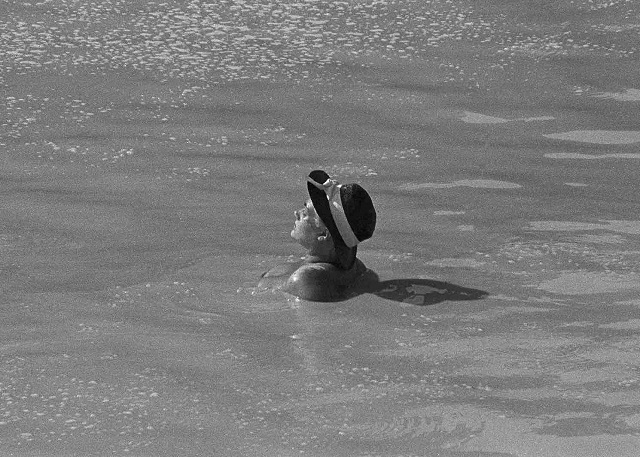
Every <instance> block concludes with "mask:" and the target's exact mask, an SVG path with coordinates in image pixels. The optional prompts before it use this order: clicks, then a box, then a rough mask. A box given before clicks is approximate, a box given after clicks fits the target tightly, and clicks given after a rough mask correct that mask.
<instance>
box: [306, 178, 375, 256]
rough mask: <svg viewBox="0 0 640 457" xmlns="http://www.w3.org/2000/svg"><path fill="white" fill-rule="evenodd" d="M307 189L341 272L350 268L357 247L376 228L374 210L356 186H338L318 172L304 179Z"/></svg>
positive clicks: (365, 195) (335, 182)
mask: <svg viewBox="0 0 640 457" xmlns="http://www.w3.org/2000/svg"><path fill="white" fill-rule="evenodd" d="M307 189H308V190H309V196H310V197H311V201H312V202H313V207H314V208H315V210H316V213H318V216H319V217H320V219H321V220H322V222H323V223H324V225H326V226H327V229H328V230H329V233H331V237H332V238H333V240H334V244H335V248H336V252H337V253H338V260H339V262H340V266H341V267H342V268H350V267H351V265H352V264H353V262H354V261H355V257H356V250H357V245H358V243H360V242H361V241H364V240H366V239H368V238H371V235H373V230H374V229H375V227H376V210H375V209H374V207H373V202H372V201H371V197H370V196H369V194H368V193H367V191H366V190H364V189H363V188H362V187H361V186H360V185H358V184H338V182H337V181H335V180H334V179H331V178H330V177H329V175H328V174H327V173H325V172H324V171H322V170H314V171H312V172H311V173H309V176H308V178H307Z"/></svg>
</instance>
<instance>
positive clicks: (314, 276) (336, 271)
mask: <svg viewBox="0 0 640 457" xmlns="http://www.w3.org/2000/svg"><path fill="white" fill-rule="evenodd" d="M357 262H359V264H356V265H354V267H353V268H351V269H349V270H347V271H345V270H341V269H340V268H338V267H336V266H335V265H333V264H330V263H324V262H318V263H308V264H304V265H302V266H301V267H300V268H298V269H297V270H296V271H294V272H293V274H292V275H291V276H290V277H289V279H288V280H287V283H286V285H285V287H284V291H286V292H288V293H291V294H293V295H296V296H297V297H300V298H303V299H305V300H311V301H332V300H336V299H339V298H341V297H342V296H344V293H345V291H346V289H347V288H348V287H349V286H350V285H351V284H353V283H354V282H355V281H356V280H357V279H358V277H359V276H361V275H362V273H363V272H364V271H366V267H365V266H364V265H363V264H362V262H360V261H359V260H358V261H357Z"/></svg>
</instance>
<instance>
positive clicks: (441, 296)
mask: <svg viewBox="0 0 640 457" xmlns="http://www.w3.org/2000/svg"><path fill="white" fill-rule="evenodd" d="M367 293H368V294H373V295H377V296H378V297H380V298H384V299H387V300H393V301H397V302H401V303H407V304H411V305H417V306H429V305H435V304H437V303H441V302H443V301H463V300H481V299H483V298H486V297H487V296H488V295H489V293H488V292H485V291H483V290H480V289H471V288H469V287H463V286H459V285H457V284H452V283H450V282H445V281H436V280H433V279H422V278H401V279H389V280H385V281H380V279H379V278H378V275H377V274H375V273H374V272H372V271H369V274H367V278H366V280H365V281H363V283H362V284H361V285H360V286H359V287H357V288H356V290H354V291H353V295H352V296H355V295H362V294H367Z"/></svg>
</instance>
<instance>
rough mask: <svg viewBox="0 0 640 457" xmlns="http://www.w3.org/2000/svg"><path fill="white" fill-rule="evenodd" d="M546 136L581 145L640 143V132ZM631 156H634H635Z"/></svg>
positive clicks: (578, 133) (585, 131) (578, 131)
mask: <svg viewBox="0 0 640 457" xmlns="http://www.w3.org/2000/svg"><path fill="white" fill-rule="evenodd" d="M544 136H545V137H546V138H551V139H554V140H566V141H578V142H580V143H593V144H633V143H640V131H635V130H572V131H570V132H563V133H549V134H546V135H544ZM629 155H631V156H633V155H634V154H629ZM636 155H637V154H636ZM614 157H615V156H614ZM587 158H588V156H587Z"/></svg>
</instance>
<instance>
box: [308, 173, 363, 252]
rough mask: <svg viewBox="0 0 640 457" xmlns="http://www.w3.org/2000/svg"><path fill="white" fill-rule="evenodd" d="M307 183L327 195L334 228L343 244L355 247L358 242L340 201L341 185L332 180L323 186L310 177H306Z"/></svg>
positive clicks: (328, 180)
mask: <svg viewBox="0 0 640 457" xmlns="http://www.w3.org/2000/svg"><path fill="white" fill-rule="evenodd" d="M307 181H308V182H310V183H311V184H313V185H314V186H315V187H317V188H318V189H320V190H324V192H325V193H326V194H327V199H328V200H329V209H330V210H331V216H333V221H334V222H335V223H336V228H337V229H338V232H339V233H340V236H341V237H342V241H344V244H346V245H347V247H350V248H352V247H354V246H356V245H357V244H358V243H359V242H360V240H358V237H357V236H356V234H355V233H353V230H352V229H351V225H349V221H348V220H347V215H346V214H345V212H344V208H343V207H342V199H341V198H340V187H341V185H340V184H338V182H337V181H336V180H334V179H327V180H326V181H325V182H324V183H323V184H320V183H318V182H316V181H314V180H313V179H312V178H311V177H310V176H308V177H307Z"/></svg>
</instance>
